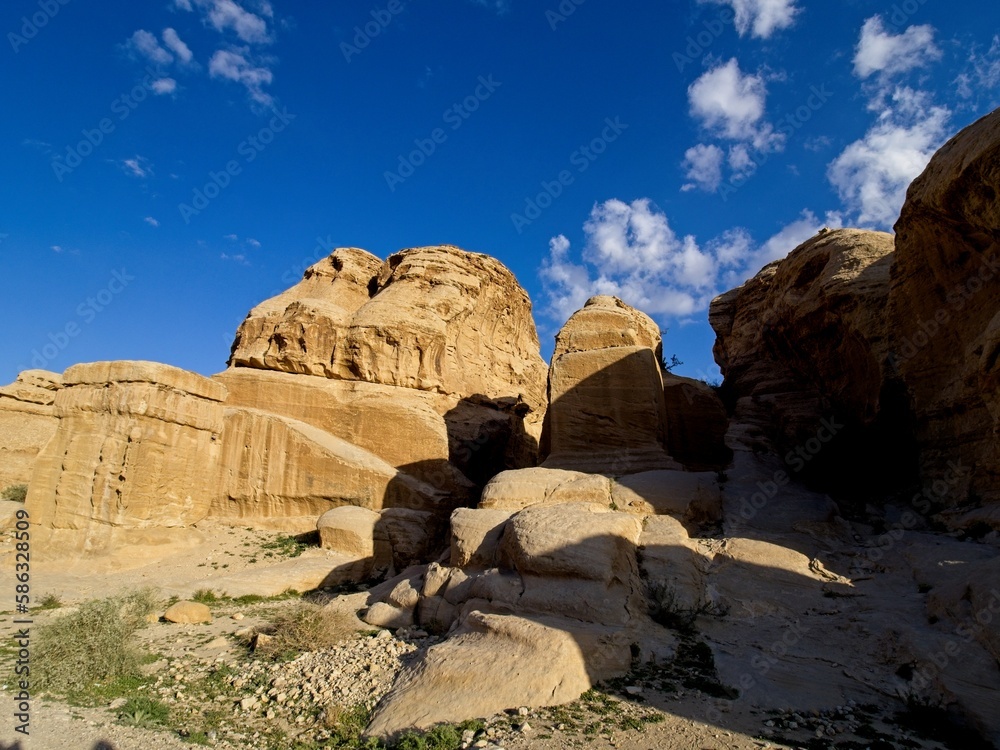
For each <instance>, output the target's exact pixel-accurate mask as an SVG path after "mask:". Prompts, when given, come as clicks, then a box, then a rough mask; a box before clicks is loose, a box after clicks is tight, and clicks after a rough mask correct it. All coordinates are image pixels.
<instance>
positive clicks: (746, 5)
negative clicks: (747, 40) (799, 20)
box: [699, 0, 801, 39]
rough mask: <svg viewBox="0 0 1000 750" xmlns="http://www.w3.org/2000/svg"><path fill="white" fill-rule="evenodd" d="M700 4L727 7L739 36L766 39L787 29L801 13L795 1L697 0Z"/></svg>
mask: <svg viewBox="0 0 1000 750" xmlns="http://www.w3.org/2000/svg"><path fill="white" fill-rule="evenodd" d="M699 2H701V3H715V4H716V5H728V6H730V7H731V8H732V9H733V12H734V13H735V18H734V19H733V20H734V23H735V25H736V31H737V32H738V33H739V35H740V36H746V35H747V34H750V35H751V36H754V37H757V38H758V39H768V38H770V37H771V35H772V34H774V33H775V32H776V31H780V30H782V29H787V28H788V27H790V26H791V25H792V24H793V23H795V18H796V16H798V14H799V13H800V12H801V8H799V7H798V6H796V4H795V0H699Z"/></svg>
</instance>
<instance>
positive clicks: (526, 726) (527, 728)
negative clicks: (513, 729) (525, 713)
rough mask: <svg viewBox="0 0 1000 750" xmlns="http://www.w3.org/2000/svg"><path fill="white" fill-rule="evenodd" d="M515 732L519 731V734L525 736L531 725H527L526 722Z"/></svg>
mask: <svg viewBox="0 0 1000 750" xmlns="http://www.w3.org/2000/svg"><path fill="white" fill-rule="evenodd" d="M517 731H519V732H520V733H521V734H527V733H528V732H530V731H531V724H529V723H528V722H524V723H523V724H522V725H521V726H519V727H518V728H517Z"/></svg>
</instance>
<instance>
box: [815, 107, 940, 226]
mask: <svg viewBox="0 0 1000 750" xmlns="http://www.w3.org/2000/svg"><path fill="white" fill-rule="evenodd" d="M950 118H951V111H950V110H948V109H947V108H946V107H942V106H934V105H932V104H931V102H930V101H929V96H928V95H927V94H926V93H923V92H919V91H914V90H913V89H910V88H897V89H896V90H895V91H894V92H893V94H892V96H891V103H889V104H888V105H887V106H886V108H885V109H884V110H883V111H882V112H881V113H880V115H879V117H878V120H877V121H876V123H875V124H874V125H872V127H871V128H869V130H868V132H867V133H865V135H864V137H863V138H861V139H860V140H857V141H855V142H854V143H851V144H850V145H849V146H847V148H845V149H844V151H843V152H842V153H841V154H840V155H839V156H838V157H837V158H836V159H835V160H834V161H832V162H831V163H830V164H829V165H828V167H827V178H828V179H829V181H830V184H831V185H833V187H834V188H836V190H837V193H838V194H839V195H840V198H841V200H842V201H843V203H844V206H845V208H847V210H848V211H849V212H851V220H852V221H854V222H856V223H858V224H860V225H862V226H876V227H881V228H884V229H889V228H891V227H892V225H893V224H894V223H895V221H896V219H897V218H898V216H899V210H900V208H902V205H903V201H904V199H905V198H906V188H907V187H908V186H909V184H910V183H911V182H912V181H913V180H914V178H916V177H917V176H918V175H919V174H920V173H921V172H922V171H923V169H924V167H926V166H927V162H928V161H930V158H931V157H932V156H933V155H934V152H935V151H937V150H938V148H940V147H941V145H942V144H943V143H944V142H945V140H946V139H947V137H948V135H949V121H950Z"/></svg>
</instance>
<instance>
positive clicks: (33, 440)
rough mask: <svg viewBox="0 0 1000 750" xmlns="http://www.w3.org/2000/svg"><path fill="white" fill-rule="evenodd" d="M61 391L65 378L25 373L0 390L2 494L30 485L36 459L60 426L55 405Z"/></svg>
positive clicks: (35, 371) (43, 372)
mask: <svg viewBox="0 0 1000 750" xmlns="http://www.w3.org/2000/svg"><path fill="white" fill-rule="evenodd" d="M61 387H62V376H61V375H58V374H56V373H54V372H47V371H46V370H25V371H24V372H22V373H21V374H20V375H18V376H17V380H15V381H14V382H13V383H11V384H10V385H5V386H2V387H0V490H2V489H3V488H5V487H8V486H10V485H12V484H27V483H28V482H29V481H31V472H32V469H33V468H34V465H35V459H36V457H37V456H38V453H39V451H41V450H42V448H44V447H45V444H46V443H48V442H49V440H51V439H52V436H53V435H54V434H55V432H56V426H57V425H58V423H59V420H58V418H57V417H56V416H55V406H54V404H55V398H56V392H57V391H58V390H59V389H60V388H61Z"/></svg>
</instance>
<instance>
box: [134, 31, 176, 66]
mask: <svg viewBox="0 0 1000 750" xmlns="http://www.w3.org/2000/svg"><path fill="white" fill-rule="evenodd" d="M125 48H126V49H127V50H129V52H131V53H132V54H133V55H135V56H137V57H140V58H142V59H144V60H147V61H149V62H151V63H153V64H154V65H169V64H170V63H172V62H173V61H174V56H173V55H172V54H170V53H169V52H168V51H167V50H166V49H164V48H163V47H161V46H160V43H159V41H158V40H157V39H156V37H155V36H154V35H153V34H151V33H150V32H148V31H146V30H145V29H139V30H138V31H136V32H135V33H134V34H132V36H131V37H130V38H129V40H128V41H127V42H126V43H125Z"/></svg>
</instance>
